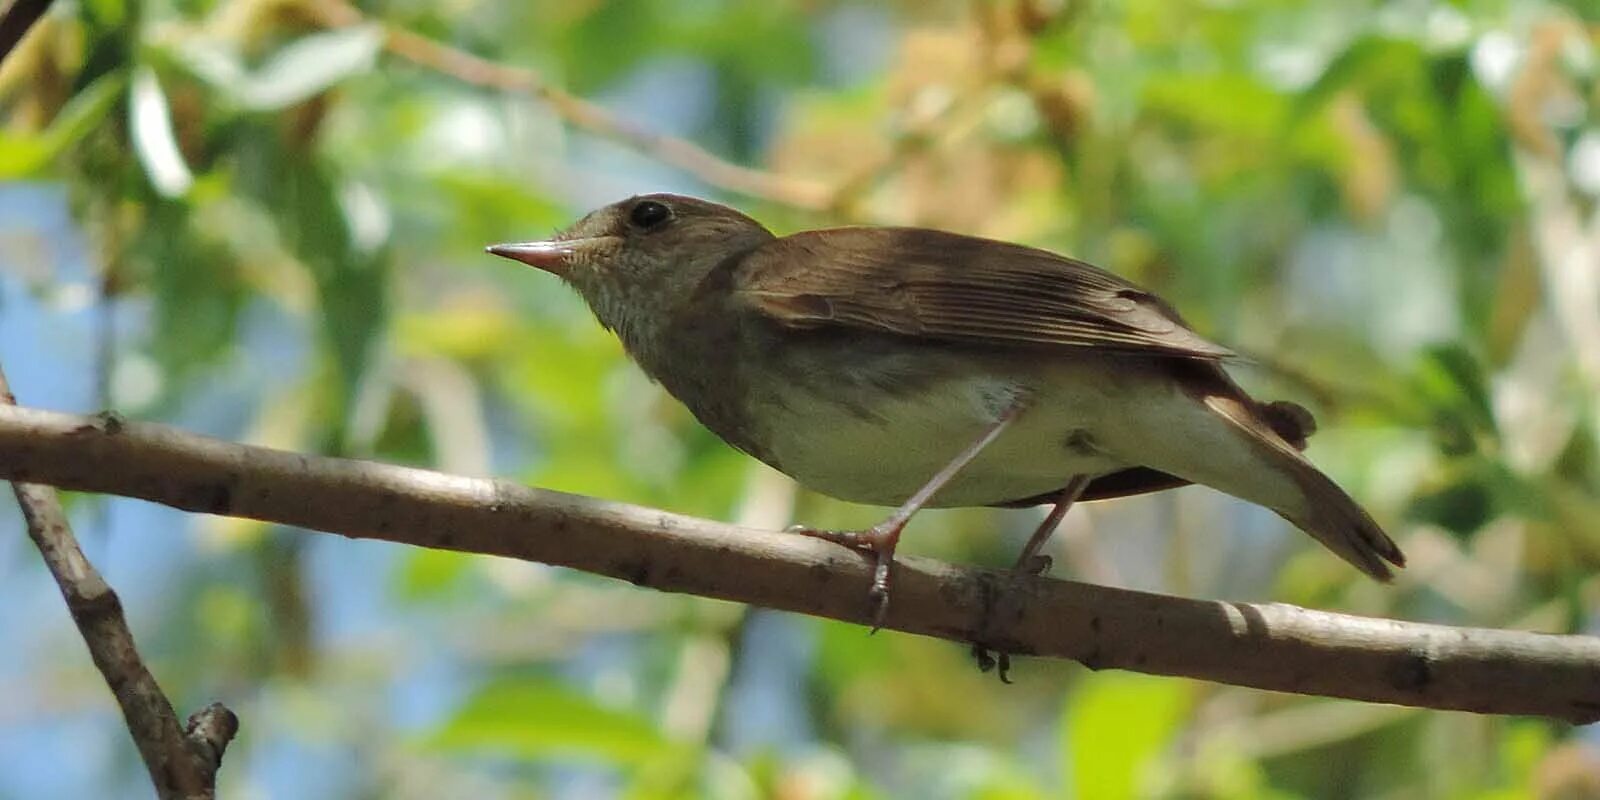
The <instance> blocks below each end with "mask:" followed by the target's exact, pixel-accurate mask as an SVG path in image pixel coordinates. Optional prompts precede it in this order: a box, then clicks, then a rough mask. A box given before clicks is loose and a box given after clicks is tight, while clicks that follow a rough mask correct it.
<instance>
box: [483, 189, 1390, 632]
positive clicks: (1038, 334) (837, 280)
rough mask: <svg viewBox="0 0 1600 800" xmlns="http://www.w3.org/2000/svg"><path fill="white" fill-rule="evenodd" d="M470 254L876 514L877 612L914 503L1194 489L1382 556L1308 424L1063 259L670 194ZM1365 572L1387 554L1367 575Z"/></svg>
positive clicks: (860, 534)
mask: <svg viewBox="0 0 1600 800" xmlns="http://www.w3.org/2000/svg"><path fill="white" fill-rule="evenodd" d="M488 251H489V252H490V253H494V254H496V255H500V256H505V257H507V258H512V259H516V260H518V261H521V262H523V263H526V264H530V265H532V266H535V267H538V268H540V269H542V270H545V271H547V272H551V273H554V274H555V275H557V276H559V277H561V278H562V279H563V280H565V281H566V282H567V283H569V284H571V285H572V286H573V288H575V289H577V291H578V292H579V294H581V295H582V296H583V298H584V300H586V301H587V302H588V304H589V306H590V308H591V309H593V310H594V313H595V316H596V317H597V318H599V320H600V323H601V324H602V325H604V326H605V327H606V328H608V329H610V330H612V331H615V332H616V334H617V336H618V337H619V338H620V339H621V340H622V344H623V346H624V347H625V348H626V350H627V352H628V354H629V355H630V356H631V357H632V358H633V360H634V361H636V362H637V363H638V364H639V366H640V367H641V368H643V370H644V371H645V372H646V373H647V374H649V375H650V377H651V378H653V379H655V380H656V381H659V382H660V383H661V384H662V385H663V386H664V387H666V389H667V391H669V392H671V393H672V395H673V396H675V397H677V398H678V399H679V400H680V401H682V402H683V403H684V405H686V406H688V407H689V410H690V411H692V412H693V413H694V415H695V416H696V417H697V418H698V419H699V420H700V421H701V423H703V424H704V425H705V426H706V427H707V428H709V429H711V430H712V431H713V432H715V433H716V434H717V435H718V436H720V437H722V438H723V439H724V440H726V441H727V442H728V443H729V444H731V445H733V446H734V447H737V448H739V449H740V450H743V451H744V452H746V453H748V454H750V455H752V456H754V457H756V458H758V459H760V460H762V461H764V462H766V463H767V464H769V465H771V466H772V467H773V468H775V469H778V470H780V471H782V472H784V473H785V474H787V475H789V476H790V477H792V478H794V479H795V480H796V481H799V482H800V483H801V484H802V485H804V486H806V487H808V488H810V489H813V490H815V491H818V492H821V493H823V494H826V495H830V496H833V497H837V498H840V499H843V500H850V501H855V502H860V503H873V504H879V505H890V506H896V509H895V511H894V512H893V513H892V514H890V515H889V516H888V518H886V519H885V520H883V521H882V522H880V523H878V524H877V525H874V526H872V527H871V528H868V529H866V530H860V531H825V530H816V529H811V528H797V529H792V530H796V531H797V532H800V533H804V534H807V535H811V536H816V537H819V538H823V539H827V540H829V541H834V542H838V543H841V544H844V545H848V546H852V547H856V548H860V549H862V550H865V551H869V552H870V553H872V554H873V555H874V556H875V560H876V569H875V572H874V577H873V581H872V586H871V590H870V593H869V596H870V598H871V599H872V601H873V603H874V606H875V607H874V613H875V615H876V616H875V619H876V620H877V621H879V622H881V621H882V619H883V614H884V612H885V609H886V607H887V602H888V596H889V573H890V565H891V564H892V562H893V557H894V550H895V546H896V544H897V543H898V542H899V539H900V533H901V531H902V530H903V529H904V527H905V525H906V522H907V521H908V520H910V519H911V517H912V515H913V514H915V513H916V512H917V511H918V510H920V509H922V508H926V507H948V506H996V505H999V506H1016V505H1034V504H1042V503H1053V504H1054V508H1053V509H1052V511H1051V513H1050V514H1049V516H1048V517H1047V519H1046V520H1045V522H1044V524H1043V525H1041V526H1040V527H1039V529H1038V531H1037V532H1036V533H1035V534H1034V535H1033V537H1032V539H1031V540H1030V541H1029V542H1028V544H1027V546H1026V548H1025V549H1024V551H1023V554H1022V556H1021V557H1020V558H1019V559H1018V561H1017V564H1018V568H1028V567H1030V566H1032V565H1035V564H1036V563H1037V562H1036V561H1035V559H1034V556H1035V554H1036V553H1037V551H1038V549H1039V547H1040V546H1041V545H1043V543H1044V541H1045V540H1046V538H1048V537H1049V535H1050V533H1051V532H1052V531H1053V530H1054V528H1055V526H1056V524H1057V523H1058V522H1059V521H1060V519H1061V517H1062V515H1064V514H1065V513H1066V511H1067V509H1068V508H1069V507H1071V505H1072V504H1073V503H1074V502H1075V501H1077V500H1082V499H1100V498H1105V497H1115V496H1122V495H1128V494H1138V493H1141V492H1147V491H1155V490H1159V489H1166V488H1171V487H1174V486H1180V485H1183V484H1186V483H1190V482H1193V483H1200V484H1204V485H1207V486H1211V487H1213V488H1216V489H1219V490H1221V491H1223V492H1226V493H1228V494H1231V495H1233V496H1235V497H1239V498H1242V499H1245V500H1248V501H1250V502H1253V503H1257V504H1260V505H1263V506H1266V507H1267V508H1270V509H1272V510H1273V511H1276V512H1277V513H1278V514H1280V515H1281V516H1283V517H1284V518H1285V519H1287V520H1289V521H1290V522H1292V523H1294V524H1295V525H1296V526H1298V527H1300V528H1301V529H1302V530H1304V531H1306V532H1307V533H1309V534H1311V535H1312V536H1313V537H1315V538H1316V539H1317V540H1318V541H1320V542H1322V544H1323V545H1325V546H1326V547H1327V548H1328V549H1330V550H1332V551H1333V552H1334V553H1337V554H1338V555H1339V556H1340V557H1342V558H1344V559H1345V560H1346V561H1349V562H1350V563H1351V564H1354V565H1355V566H1356V567H1357V568H1359V569H1360V570H1361V571H1362V572H1365V573H1366V574H1368V575H1371V576H1372V577H1374V578H1377V579H1379V580H1388V579H1389V578H1390V576H1391V573H1390V570H1389V567H1388V564H1393V565H1395V566H1403V565H1404V557H1403V556H1402V554H1401V552H1400V549H1399V547H1397V546H1396V545H1395V543H1394V541H1393V540H1391V539H1390V538H1389V537H1388V536H1387V535H1386V534H1384V532H1383V530H1382V529H1381V528H1379V527H1378V525H1377V523H1375V522H1373V520H1372V518H1371V517H1370V516H1368V515H1367V513H1366V512H1365V511H1363V510H1362V509H1361V507H1360V506H1359V505H1357V504H1356V502H1355V501H1354V500H1352V499H1351V498H1350V496H1349V495H1347V494H1346V493H1345V492H1344V491H1343V490H1341V489H1340V488H1339V487H1338V486H1337V485H1336V484H1334V482H1333V481H1332V480H1330V479H1329V478H1328V477H1327V476H1326V475H1323V474H1322V473H1321V472H1319V471H1318V470H1317V468H1316V467H1314V466H1312V465H1311V463H1310V462H1309V461H1307V460H1306V459H1305V458H1304V457H1303V456H1301V454H1300V452H1299V450H1300V448H1302V447H1304V440H1305V437H1306V436H1307V435H1308V434H1309V433H1310V432H1311V426H1312V423H1311V419H1310V415H1309V414H1308V413H1306V412H1305V410H1304V409H1301V408H1300V407H1298V406H1295V405H1293V404H1290V403H1260V402H1257V401H1255V400H1253V399H1251V398H1250V397H1249V396H1248V395H1247V394H1245V392H1244V391H1243V390H1241V389H1240V388H1239V387H1238V386H1237V385H1236V384H1235V383H1234V382H1233V381H1232V380H1231V379H1230V378H1229V377H1228V376H1227V374H1226V373H1225V372H1223V370H1222V367H1221V363H1222V362H1223V361H1224V360H1226V359H1228V358H1230V357H1231V356H1232V355H1233V354H1232V353H1230V352H1229V351H1228V350H1227V349H1226V348H1223V347H1221V346H1219V345H1216V344H1213V343H1212V342H1209V341H1207V340H1206V339H1204V338H1202V337H1201V336H1200V335H1199V334H1197V333H1195V332H1194V331H1192V330H1190V329H1189V327H1188V326H1187V325H1186V324H1185V323H1184V322H1183V320H1182V318H1180V317H1179V316H1178V314H1177V312H1176V311H1174V310H1173V309H1172V307H1171V306H1169V305H1167V304H1166V303H1165V302H1163V301H1162V300H1161V299H1160V298H1158V297H1156V296H1155V295H1153V294H1151V293H1149V292H1147V291H1145V290H1143V289H1140V288H1139V287H1137V286H1135V285H1133V284H1132V283H1129V282H1128V281H1125V280H1123V279H1121V278H1118V277H1117V276H1115V275H1112V274H1110V273H1108V272H1105V271H1103V270H1101V269H1098V268H1096V267H1094V266H1091V265H1089V264H1085V263H1083V262H1081V261H1076V260H1073V259H1070V258H1066V257H1063V256H1059V255H1055V254H1054V253H1049V252H1046V251H1043V250H1037V249H1034V248H1031V247H1022V246H1019V245H1014V244H1006V243H1004V242H997V241H991V240H987V239H979V238H974V237H970V236H961V235H957V234H953V233H946V232H942V231H936V230H926V229H920V228H869V227H859V228H836V229H829V230H814V231H805V232H802V233H796V234H793V235H790V236H783V237H778V236H774V235H773V234H772V233H771V232H769V231H768V230H767V229H766V228H764V227H762V226H761V224H760V223H758V222H756V221H755V220H753V219H751V218H750V217H747V216H745V215H744V214H741V213H739V212H737V211H735V210H733V209H731V208H727V207H725V206H721V205H717V204H715V203H710V202H707V201H704V200H697V199H694V198H690V197H681V196H677V195H668V194H652V195H645V196H641V197H634V198H631V199H628V200H625V201H622V202H620V203H616V204H614V205H610V206H607V207H605V208H602V209H599V210H597V211H594V212H593V213H590V214H589V215H588V216H586V217H584V218H583V219H582V220H580V221H578V223H577V224H575V225H573V226H572V227H571V228H568V229H567V230H565V231H562V232H561V233H559V234H557V235H556V236H555V237H553V238H551V239H547V240H545V241H538V242H525V243H520V244H501V245H494V246H492V247H489V248H488ZM1385 562H1388V563H1387V564H1386V563H1385Z"/></svg>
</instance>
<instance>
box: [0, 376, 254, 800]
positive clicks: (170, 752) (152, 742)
mask: <svg viewBox="0 0 1600 800" xmlns="http://www.w3.org/2000/svg"><path fill="white" fill-rule="evenodd" d="M15 403H16V398H15V397H13V396H12V395H11V390H10V387H9V386H8V385H7V384H6V379H5V375H4V374H3V373H0V408H4V409H5V410H8V411H12V410H16V406H15ZM12 490H13V491H14V492H15V493H16V496H17V504H18V505H20V506H21V507H22V516H23V519H24V520H25V521H26V523H27V527H28V536H29V537H30V538H32V539H33V543H34V544H35V545H36V546H38V548H39V554H40V555H42V556H43V557H44V562H45V565H46V566H47V567H49V569H50V574H51V575H52V576H54V577H55V579H56V584H57V585H58V586H59V587H60V588H61V596H62V597H63V598H65V600H66V602H67V611H68V612H70V613H71V614H72V621H73V622H74V623H75V624H76V625H77V626H78V631H79V632H80V633H81V634H82V635H83V641H84V644H86V645H88V647H89V656H90V658H91V659H93V660H94V665H95V667H96V668H98V669H99V670H100V674H101V675H102V676H104V677H105V680H106V685H107V686H109V687H110V688H111V693H112V695H114V696H115V697H116V699H117V704H118V705H119V706H121V707H122V716H123V719H124V720H125V721H126V723H127V726H128V732H129V733H130V734H132V735H133V741H134V744H135V745H137V746H138V748H139V756H140V757H141V758H142V759H143V760H144V765H145V768H146V769H148V770H149V772H150V780H151V782H152V783H153V784H154V785H155V789H156V795H157V796H158V797H161V798H163V800H167V799H168V798H174V799H176V798H182V799H183V800H210V798H212V797H215V796H216V778H217V769H218V767H220V766H221V764H222V755H223V752H224V751H225V750H227V747H228V742H229V741H231V740H232V739H233V735H234V733H236V732H237V731H238V729H239V720H238V718H237V717H235V716H234V715H233V712H232V711H229V710H228V709H227V708H226V707H225V706H223V705H222V704H221V703H213V704H212V705H211V706H209V707H207V708H206V709H204V710H202V711H200V712H198V713H196V714H195V715H193V716H191V717H190V718H189V721H188V724H187V725H186V726H184V727H181V728H180V727H179V725H178V717H177V715H176V714H175V713H173V710H172V703H171V701H169V700H168V699H167V696H166V695H165V694H164V693H162V691H161V686H160V685H158V684H157V683H156V679H155V676H153V675H151V674H150V670H149V669H148V668H147V667H146V666H145V664H144V661H143V659H141V658H140V657H139V650H138V648H137V647H136V646H135V645H134V641H133V632H132V631H130V630H129V628H128V620H127V618H126V617H125V616H124V615H123V613H122V601H121V600H119V599H118V598H117V593H116V592H115V591H113V590H112V589H111V586H110V585H109V584H107V583H106V581H105V578H103V577H102V576H101V575H100V572H99V570H96V569H95V568H94V565H93V564H91V563H89V559H88V558H86V557H85V556H84V555H83V550H82V549H81V548H80V547H79V546H78V540H77V538H76V537H75V536H73V534H72V528H71V527H70V526H69V525H68V523H67V514H66V511H65V510H64V509H62V507H61V501H60V500H59V499H58V498H57V497H56V492H55V490H54V489H51V488H50V487H49V486H41V485H37V484H33V483H24V482H22V481H20V480H19V481H15V482H13V483H12Z"/></svg>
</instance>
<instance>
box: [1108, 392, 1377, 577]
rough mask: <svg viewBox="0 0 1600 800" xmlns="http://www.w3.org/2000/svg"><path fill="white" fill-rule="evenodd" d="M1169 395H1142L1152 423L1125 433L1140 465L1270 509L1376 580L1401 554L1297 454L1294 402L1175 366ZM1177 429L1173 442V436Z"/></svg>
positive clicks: (1301, 424) (1298, 413)
mask: <svg viewBox="0 0 1600 800" xmlns="http://www.w3.org/2000/svg"><path fill="white" fill-rule="evenodd" d="M1166 369H1167V370H1168V372H1167V379H1168V380H1171V379H1172V378H1176V379H1177V380H1176V382H1175V383H1171V384H1168V385H1169V386H1171V387H1173V390H1172V391H1171V393H1170V394H1169V393H1166V392H1161V391H1153V392H1150V393H1149V394H1147V395H1145V397H1146V398H1148V399H1150V400H1151V401H1152V402H1153V405H1150V406H1148V407H1144V408H1143V410H1142V412H1140V411H1135V409H1134V408H1127V409H1125V411H1126V412H1128V413H1133V414H1139V413H1144V414H1149V415H1150V419H1151V422H1150V423H1149V424H1144V425H1138V426H1132V427H1130V428H1126V429H1123V432H1124V434H1125V435H1130V436H1136V437H1140V441H1137V442H1134V443H1133V444H1134V446H1135V447H1136V450H1135V449H1131V448H1130V450H1129V452H1138V453H1140V454H1141V455H1142V456H1143V458H1142V459H1141V460H1142V461H1143V466H1145V467H1148V468H1150V469H1154V470H1159V471H1161V472H1164V473H1167V474H1169V475H1173V476H1176V477H1178V478H1182V479H1184V480H1188V481H1193V482H1195V483H1201V484H1205V485H1207V486H1210V487H1212V488H1215V489H1219V490H1221V491H1224V492H1227V493H1228V494H1231V495H1233V496H1235V497H1238V498H1241V499H1244V500H1248V501H1250V502H1252V503H1256V504H1258V505H1262V506H1266V507H1267V508H1270V509H1272V510H1273V511H1276V512H1277V513H1278V514H1279V515H1280V516H1282V517H1284V518H1285V519H1287V520H1289V521H1290V522H1292V523H1294V524H1295V526H1297V527H1299V528H1300V529H1302V530H1304V531H1305V532H1306V533H1309V534H1311V535H1312V536H1313V537H1315V538H1316V539H1317V541H1319V542H1321V543H1322V544H1323V545H1324V546H1326V547H1327V548H1328V549H1329V550H1332V551H1333V552H1335V553H1337V554H1338V555H1339V557H1341V558H1343V559H1344V560H1346V561H1348V562H1350V563H1351V564H1354V565H1355V566H1356V567H1357V568H1359V569H1360V570H1361V571H1362V572H1365V573H1367V574H1368V575H1371V576H1372V577H1374V578H1377V579H1378V580H1384V581H1386V580H1389V579H1390V578H1391V577H1392V575H1393V573H1392V572H1391V570H1390V566H1391V565H1393V566H1396V567H1400V566H1404V565H1405V556H1404V555H1403V554H1401V552H1400V548H1399V547H1398V546H1397V545H1396V544H1395V543H1394V540H1392V539H1390V538H1389V536H1388V534H1385V533H1384V532H1383V529H1382V528H1380V527H1378V524H1377V523H1376V522H1374V521H1373V520H1372V517H1370V516H1368V514H1367V512H1366V511H1364V510H1362V508H1361V506H1360V505H1357V504H1356V501H1355V500H1352V499H1351V498H1350V495H1348V494H1346V493H1345V491H1344V490H1343V489H1340V488H1339V487H1338V485H1337V484H1335V483H1334V482H1333V480H1332V479H1330V478H1329V477H1328V476H1326V475H1324V474H1322V473H1321V472H1320V471H1318V470H1317V468H1316V467H1314V466H1312V464H1311V462H1309V461H1307V460H1306V459H1305V457H1304V456H1302V455H1301V454H1300V449H1301V448H1303V447H1304V446H1305V439H1306V437H1307V436H1309V435H1310V434H1311V433H1312V432H1313V431H1314V430H1315V422H1314V421H1313V420H1312V418H1311V414H1310V413H1309V412H1307V411H1306V410H1305V409H1303V408H1301V407H1300V406H1297V405H1295V404H1293V403H1282V402H1280V403H1258V402H1256V401H1255V400H1252V399H1251V398H1250V396H1249V395H1247V394H1245V392H1244V390H1243V389H1241V388H1239V386H1238V385H1237V384H1235V383H1234V382H1233V380H1232V379H1231V378H1229V377H1228V375H1227V373H1225V372H1223V371H1222V369H1221V368H1220V367H1218V366H1217V365H1215V364H1208V363H1200V362H1175V363H1171V364H1169V365H1167V366H1166ZM1175 430H1176V431H1182V432H1183V435H1182V436H1179V437H1174V436H1172V435H1171V431H1175Z"/></svg>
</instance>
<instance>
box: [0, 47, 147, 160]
mask: <svg viewBox="0 0 1600 800" xmlns="http://www.w3.org/2000/svg"><path fill="white" fill-rule="evenodd" d="M126 80H127V78H126V77H125V75H124V74H123V73H121V72H112V73H107V74H105V75H102V76H100V77H99V78H97V79H96V80H95V81H94V82H93V83H91V84H89V85H88V86H86V87H84V89H83V91H80V92H78V93H77V94H76V95H73V97H72V99H71V100H69V101H67V104H66V105H65V106H63V107H62V109H61V113H59V114H57V115H56V118H55V119H54V120H53V121H51V123H50V126H49V127H48V128H45V130H44V131H43V132H42V133H39V134H36V135H32V136H29V135H16V134H11V133H7V132H5V131H0V179H8V180H9V179H18V178H28V177H33V176H35V175H37V174H38V173H39V172H40V171H41V170H43V169H45V168H46V167H48V166H50V164H51V163H52V162H53V161H54V160H55V158H56V156H58V155H60V154H61V152H62V151H63V150H65V149H67V148H68V147H70V146H72V145H73V144H75V143H77V142H78V140H80V139H82V138H83V137H84V135H85V134H87V133H88V132H89V131H91V130H94V129H95V128H96V127H97V126H99V125H100V123H101V121H102V120H104V119H105V118H106V116H107V115H108V114H109V113H110V112H111V109H112V107H113V106H115V105H116V103H117V99H118V98H119V97H121V96H122V86H123V84H124V83H125V82H126Z"/></svg>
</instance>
